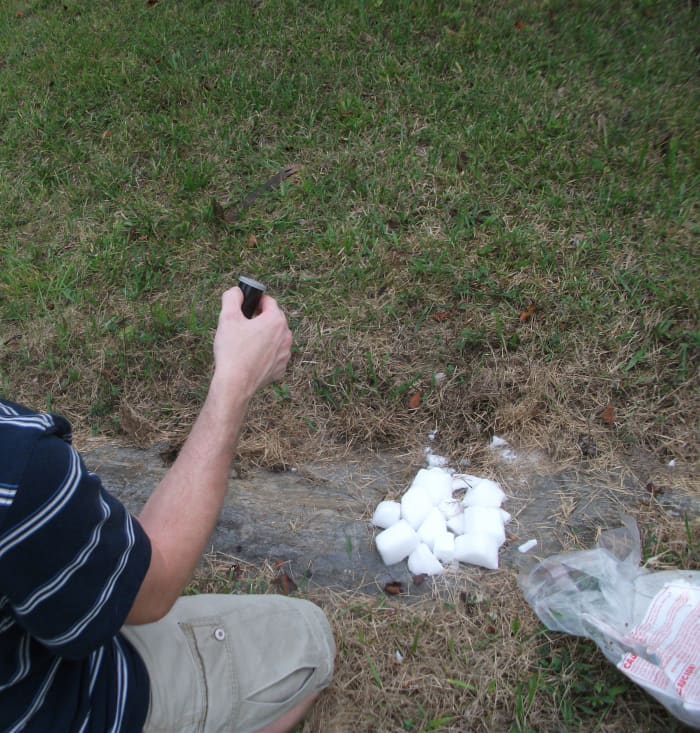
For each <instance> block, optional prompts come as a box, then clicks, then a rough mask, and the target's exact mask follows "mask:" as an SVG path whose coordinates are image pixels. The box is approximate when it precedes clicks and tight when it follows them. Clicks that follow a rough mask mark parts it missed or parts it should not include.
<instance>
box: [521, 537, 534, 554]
mask: <svg viewBox="0 0 700 733" xmlns="http://www.w3.org/2000/svg"><path fill="white" fill-rule="evenodd" d="M533 547H537V540H528V541H527V542H523V544H522V545H520V546H519V547H518V551H519V552H522V553H525V552H529V551H530V550H531V549H532V548H533Z"/></svg>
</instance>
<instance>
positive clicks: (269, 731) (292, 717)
mask: <svg viewBox="0 0 700 733" xmlns="http://www.w3.org/2000/svg"><path fill="white" fill-rule="evenodd" d="M318 696H319V693H318V692H315V693H314V694H313V695H311V696H310V697H307V698H306V700H304V702H302V703H301V704H299V705H297V706H296V707H295V708H292V709H291V710H288V711H287V712H286V713H283V714H282V716H281V717H279V718H277V720H275V722H274V723H270V725H268V726H265V728H262V729H260V730H259V731H257V733H290V731H292V730H294V726H295V725H296V724H297V723H298V722H299V721H301V720H303V719H304V718H305V717H306V714H307V713H308V712H309V710H310V708H311V706H312V705H313V704H314V702H316V698H317V697H318Z"/></svg>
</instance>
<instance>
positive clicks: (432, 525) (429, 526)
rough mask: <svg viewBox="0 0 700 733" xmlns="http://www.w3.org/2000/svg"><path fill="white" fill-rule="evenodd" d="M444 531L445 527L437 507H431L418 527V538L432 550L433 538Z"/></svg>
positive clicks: (443, 518)
mask: <svg viewBox="0 0 700 733" xmlns="http://www.w3.org/2000/svg"><path fill="white" fill-rule="evenodd" d="M446 531H447V525H446V524H445V517H444V515H443V513H442V512H441V511H440V510H439V509H438V508H437V507H433V508H432V509H431V510H430V512H429V513H428V516H427V517H426V518H425V519H424V520H423V523H422V524H421V526H420V527H418V537H419V538H420V541H421V542H424V543H425V544H426V545H428V547H429V548H430V549H431V550H432V549H433V545H434V544H435V538H436V537H437V536H438V535H441V534H443V533H444V532H446Z"/></svg>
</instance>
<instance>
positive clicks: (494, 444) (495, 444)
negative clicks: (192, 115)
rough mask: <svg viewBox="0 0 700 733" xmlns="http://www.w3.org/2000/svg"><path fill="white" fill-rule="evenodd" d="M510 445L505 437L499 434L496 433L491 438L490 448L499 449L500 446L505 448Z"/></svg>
mask: <svg viewBox="0 0 700 733" xmlns="http://www.w3.org/2000/svg"><path fill="white" fill-rule="evenodd" d="M507 445H508V441H507V440H504V439H503V438H499V437H498V435H494V436H493V438H491V443H490V445H489V448H492V449H493V450H498V449H499V448H505V447H506V446H507Z"/></svg>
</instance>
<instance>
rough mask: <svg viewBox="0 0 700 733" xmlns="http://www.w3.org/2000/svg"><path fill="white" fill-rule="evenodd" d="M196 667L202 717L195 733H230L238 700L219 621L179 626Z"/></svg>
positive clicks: (229, 653) (228, 648)
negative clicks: (200, 689) (200, 694)
mask: <svg viewBox="0 0 700 733" xmlns="http://www.w3.org/2000/svg"><path fill="white" fill-rule="evenodd" d="M180 628H181V630H182V632H183V634H184V635H185V637H186V639H187V641H188V644H189V645H190V647H191V650H192V654H193V656H194V658H195V660H196V663H197V666H198V673H199V675H200V679H201V684H202V689H203V691H204V698H205V699H204V715H203V720H202V722H201V723H200V727H199V728H197V733H202V732H203V731H206V733H230V731H231V725H232V722H233V723H235V721H236V717H235V716H236V713H237V707H238V705H237V702H238V699H239V697H240V695H239V692H238V685H237V682H236V679H235V675H234V671H233V661H232V651H231V646H230V639H229V634H228V633H227V632H226V630H225V628H224V625H223V623H222V622H221V619H216V618H207V619H200V620H197V621H195V622H194V623H180Z"/></svg>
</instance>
